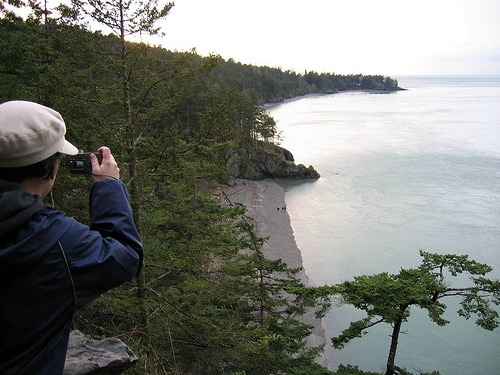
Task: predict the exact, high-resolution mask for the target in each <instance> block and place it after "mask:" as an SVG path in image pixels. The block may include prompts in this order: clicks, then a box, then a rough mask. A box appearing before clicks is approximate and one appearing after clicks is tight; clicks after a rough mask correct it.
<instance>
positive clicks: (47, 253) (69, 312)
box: [0, 101, 143, 375]
mask: <svg viewBox="0 0 500 375" xmlns="http://www.w3.org/2000/svg"><path fill="white" fill-rule="evenodd" d="M65 133H66V126H65V124H64V121H63V119H62V117H61V116H60V114H59V113H58V112H56V111H54V110H52V109H50V108H48V107H44V106H42V105H39V104H37V103H33V102H27V101H10V102H6V103H3V104H0V337H1V340H0V374H29V375H32V374H51V375H54V374H62V372H63V368H64V361H65V357H66V351H67V346H68V338H69V333H70V329H71V324H72V317H73V313H74V311H75V309H78V308H80V307H82V306H83V305H85V304H86V303H88V302H90V301H92V300H93V299H94V298H96V297H98V296H99V295H100V294H102V293H103V292H105V291H107V290H109V289H112V288H114V287H116V286H118V285H120V284H122V283H124V282H125V281H130V280H132V279H133V278H134V276H135V275H136V274H137V272H138V271H139V265H140V264H141V262H142V257H143V250H142V245H141V241H140V238H139V235H138V233H137V229H136V227H135V225H134V221H133V219H132V212H131V209H130V205H129V202H128V195H127V191H126V188H125V185H124V184H123V183H122V182H121V181H120V180H119V172H120V170H119V168H118V165H117V164H116V162H115V159H114V157H113V155H112V154H111V151H110V149H109V148H107V147H101V148H100V149H99V151H100V152H101V153H102V156H103V158H102V163H101V164H99V162H98V160H97V158H96V157H95V155H92V156H91V162H92V174H93V177H92V178H93V180H94V184H93V185H92V188H91V190H90V227H88V226H86V225H84V224H81V223H79V222H77V221H76V220H75V219H73V218H71V217H68V216H66V215H65V214H64V213H63V212H61V211H58V210H55V209H52V208H50V207H48V206H46V205H44V203H43V201H42V198H44V197H45V196H46V195H47V194H48V193H49V192H50V190H51V189H52V186H53V185H54V181H55V179H56V176H57V171H58V168H59V156H60V154H69V155H73V154H76V153H77V152H78V150H77V149H76V147H75V146H73V145H72V144H71V143H69V142H68V141H66V139H65Z"/></svg>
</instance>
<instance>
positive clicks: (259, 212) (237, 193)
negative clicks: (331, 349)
mask: <svg viewBox="0 0 500 375" xmlns="http://www.w3.org/2000/svg"><path fill="white" fill-rule="evenodd" d="M224 192H225V194H226V196H227V198H228V199H229V200H230V202H231V203H232V204H236V205H242V206H244V207H245V208H246V209H247V211H248V214H249V215H250V216H251V217H253V218H254V220H255V226H256V231H257V234H258V235H259V236H260V237H269V239H268V240H267V241H266V242H265V243H264V246H263V248H262V250H263V252H264V254H265V255H266V257H268V258H269V259H281V260H282V261H283V262H284V263H286V264H287V265H288V267H290V268H299V267H303V263H302V255H301V253H300V250H299V248H298V247H297V244H296V242H295V237H294V234H293V230H292V226H291V224H290V216H289V215H288V212H287V210H286V203H285V190H284V188H283V187H281V186H280V185H278V184H277V183H276V182H274V181H273V180H262V181H250V180H241V179H240V180H233V181H232V182H231V183H230V185H229V186H228V187H227V188H226V189H224ZM299 276H300V279H301V281H302V282H303V283H304V284H306V285H309V279H308V277H307V275H306V273H305V271H304V270H302V271H301V272H300V274H299ZM304 321H305V322H307V323H309V324H311V325H313V326H314V329H313V334H312V335H311V337H310V338H309V340H308V343H309V344H310V345H314V346H318V345H324V344H325V342H326V339H325V332H324V329H323V326H322V324H321V319H316V318H315V316H314V313H313V312H310V313H308V314H306V315H305V316H304ZM322 362H323V361H322ZM321 364H323V363H321Z"/></svg>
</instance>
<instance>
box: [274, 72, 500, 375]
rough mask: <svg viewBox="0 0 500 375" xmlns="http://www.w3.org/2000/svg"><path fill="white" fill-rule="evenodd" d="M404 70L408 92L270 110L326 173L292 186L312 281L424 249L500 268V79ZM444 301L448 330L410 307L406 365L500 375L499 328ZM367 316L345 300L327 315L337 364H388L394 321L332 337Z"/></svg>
mask: <svg viewBox="0 0 500 375" xmlns="http://www.w3.org/2000/svg"><path fill="white" fill-rule="evenodd" d="M397 78H398V80H399V84H400V86H401V87H404V88H407V89H408V90H407V91H400V92H396V93H390V94H372V93H361V92H348V93H339V94H334V95H323V96H311V97H305V98H302V99H299V100H295V101H292V102H288V103H284V104H280V105H277V106H275V107H272V108H270V109H269V112H270V114H271V115H272V116H273V117H274V118H275V120H276V121H277V124H278V129H279V130H280V131H281V132H282V136H283V138H284V139H283V141H282V143H281V144H282V146H283V147H285V148H287V149H289V150H290V151H291V152H292V153H293V155H294V157H295V161H296V162H297V163H302V164H305V165H313V166H314V167H315V168H316V169H317V170H318V171H319V172H320V174H321V176H322V177H321V178H320V179H319V180H316V181H313V182H311V181H309V182H290V183H286V185H285V187H286V193H285V199H286V203H287V208H288V213H289V215H290V219H291V224H292V228H293V230H294V235H295V239H296V242H297V245H298V247H299V249H300V250H301V253H302V258H303V263H304V268H305V271H306V273H307V275H308V276H309V279H310V281H311V283H312V284H313V285H324V284H335V283H338V282H341V281H344V280H350V279H352V278H353V277H354V276H356V275H370V274H376V273H380V272H384V271H388V272H390V273H397V272H398V271H399V270H400V268H402V267H403V268H412V267H418V265H419V264H420V259H421V258H420V256H419V250H420V249H423V250H425V251H429V252H437V253H456V254H469V255H470V257H471V258H472V259H475V260H477V261H480V262H483V263H487V264H489V265H491V266H493V267H494V268H495V269H494V271H493V272H492V273H490V274H489V277H492V278H498V277H500V76H493V77H491V76H490V77H477V76H476V77H397ZM447 281H448V282H449V283H452V282H453V281H454V280H452V279H450V280H447ZM453 285H455V284H453ZM456 285H458V284H456ZM444 302H445V303H447V305H448V310H447V313H446V315H445V317H446V318H447V319H449V320H450V321H451V323H450V324H448V325H446V326H444V327H439V326H437V325H436V324H435V323H432V322H431V321H430V319H429V318H428V317H427V315H426V313H425V311H422V310H420V309H418V308H414V309H413V310H412V313H411V317H410V319H409V322H407V323H405V324H404V325H403V328H402V330H403V332H404V333H403V334H401V336H400V342H399V347H398V353H397V357H396V364H397V365H398V366H400V367H406V368H407V369H408V370H409V371H412V372H418V371H433V370H439V371H440V372H441V374H442V375H475V374H489V375H495V374H500V329H497V330H495V331H493V332H490V331H486V330H483V329H481V328H479V327H477V326H476V325H475V324H474V320H475V319H472V318H471V319H470V320H465V319H463V318H461V317H459V316H458V315H457V314H456V310H458V308H459V305H458V301H457V300H455V299H451V300H450V299H448V300H445V301H444ZM361 317H363V313H362V312H360V311H357V310H355V309H353V308H352V307H350V306H335V307H334V308H333V309H332V311H331V312H330V313H329V314H328V315H327V316H326V317H325V319H324V320H323V326H324V328H325V331H326V335H327V343H328V344H327V350H326V352H325V357H326V358H327V360H328V362H329V367H330V368H331V369H336V368H337V366H338V365H339V364H340V363H343V364H353V365H358V366H359V368H360V369H363V370H367V371H368V370H371V371H383V370H384V368H385V363H386V359H387V354H388V349H389V343H390V337H389V335H390V333H391V327H390V326H387V325H378V326H376V327H373V328H371V329H370V330H369V331H368V332H369V333H368V334H367V335H365V336H364V337H363V338H361V339H355V340H353V341H352V342H351V343H350V344H348V345H347V346H346V348H344V349H342V350H335V349H333V348H332V347H331V345H330V338H331V337H333V336H336V335H338V334H339V333H340V332H342V330H344V329H345V328H347V327H348V325H349V322H350V321H352V320H355V319H359V318H361Z"/></svg>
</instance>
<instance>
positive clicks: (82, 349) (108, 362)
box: [63, 330, 138, 375]
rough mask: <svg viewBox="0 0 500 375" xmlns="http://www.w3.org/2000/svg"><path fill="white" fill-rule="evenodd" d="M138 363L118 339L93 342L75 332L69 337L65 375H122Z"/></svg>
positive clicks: (134, 356) (130, 351)
mask: <svg viewBox="0 0 500 375" xmlns="http://www.w3.org/2000/svg"><path fill="white" fill-rule="evenodd" d="M137 361H138V358H137V357H136V355H135V354H134V353H133V352H132V350H130V348H129V347H128V346H127V345H125V343H124V342H123V341H121V340H119V339H117V338H107V339H103V340H93V339H91V338H88V337H86V336H84V335H83V334H82V333H81V332H80V331H77V330H74V331H72V332H71V335H70V336H69V345H68V352H67V354H66V364H65V366H64V373H63V375H96V374H121V373H122V372H123V371H125V370H126V369H128V368H129V367H131V366H132V365H134V364H135V363H136V362H137Z"/></svg>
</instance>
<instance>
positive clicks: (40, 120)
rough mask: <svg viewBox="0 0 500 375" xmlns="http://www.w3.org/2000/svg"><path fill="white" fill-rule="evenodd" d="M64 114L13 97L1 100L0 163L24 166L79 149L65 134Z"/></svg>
mask: <svg viewBox="0 0 500 375" xmlns="http://www.w3.org/2000/svg"><path fill="white" fill-rule="evenodd" d="M65 134H66V125H65V124H64V120H63V118H62V117H61V115H60V114H59V113H58V112H57V111H55V110H53V109H51V108H48V107H45V106H43V105H41V104H38V103H34V102H29V101H22V100H14V101H9V102H5V103H2V104H0V167H8V168H12V167H23V166H26V165H31V164H35V163H38V162H39V161H42V160H45V159H47V158H48V157H49V156H52V155H54V154H55V153H56V152H60V153H62V154H66V155H75V154H77V153H78V149H77V148H76V147H75V146H73V145H72V144H71V143H69V142H68V141H67V140H66V139H65V138H64V135H65Z"/></svg>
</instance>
